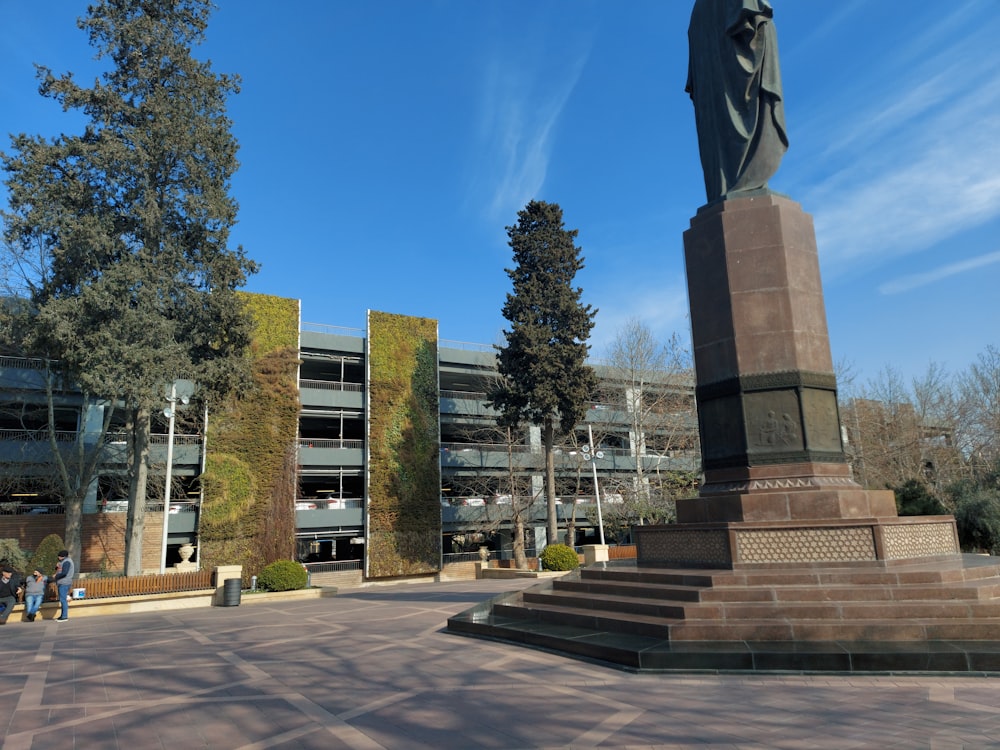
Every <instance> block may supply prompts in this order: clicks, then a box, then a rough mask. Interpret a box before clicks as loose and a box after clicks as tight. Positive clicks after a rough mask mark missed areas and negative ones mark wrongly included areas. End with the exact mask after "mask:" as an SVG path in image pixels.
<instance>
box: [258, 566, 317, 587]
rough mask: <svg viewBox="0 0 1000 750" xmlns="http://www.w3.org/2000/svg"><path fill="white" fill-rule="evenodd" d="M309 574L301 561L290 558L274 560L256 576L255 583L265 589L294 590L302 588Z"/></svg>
mask: <svg viewBox="0 0 1000 750" xmlns="http://www.w3.org/2000/svg"><path fill="white" fill-rule="evenodd" d="M308 580H309V574H308V573H306V569H305V568H303V567H302V564H301V563H297V562H293V561H292V560H275V561H274V562H273V563H271V564H270V565H268V566H266V567H265V568H264V569H263V570H262V571H260V575H259V576H257V585H258V586H260V588H262V589H264V590H265V591H294V590H296V589H304V588H305V587H306V581H308Z"/></svg>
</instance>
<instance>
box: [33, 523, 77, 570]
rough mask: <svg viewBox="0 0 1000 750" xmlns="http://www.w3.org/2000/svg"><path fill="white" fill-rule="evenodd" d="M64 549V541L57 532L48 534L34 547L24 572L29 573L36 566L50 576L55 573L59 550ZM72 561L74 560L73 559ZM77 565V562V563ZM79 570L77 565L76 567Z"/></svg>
mask: <svg viewBox="0 0 1000 750" xmlns="http://www.w3.org/2000/svg"><path fill="white" fill-rule="evenodd" d="M64 549H66V543H65V542H64V541H63V539H62V537H61V536H59V535H58V534H49V535H48V536H47V537H45V538H44V539H42V541H40V542H39V543H38V546H37V547H35V553H34V554H33V555H32V556H31V560H29V561H28V565H27V566H26V569H25V571H24V572H25V573H26V574H30V573H31V571H33V570H35V569H36V568H37V569H38V570H40V571H42V573H43V574H44V575H47V576H49V577H50V578H51V577H52V576H54V575H55V572H56V563H57V562H58V561H59V551H60V550H64ZM74 562H76V561H75V560H74ZM77 565H79V563H77ZM77 570H79V567H78V568H77Z"/></svg>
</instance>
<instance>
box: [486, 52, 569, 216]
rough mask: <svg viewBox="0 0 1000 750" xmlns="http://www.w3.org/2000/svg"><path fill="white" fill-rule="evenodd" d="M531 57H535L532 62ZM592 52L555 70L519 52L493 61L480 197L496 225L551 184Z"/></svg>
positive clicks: (488, 78) (488, 76)
mask: <svg viewBox="0 0 1000 750" xmlns="http://www.w3.org/2000/svg"><path fill="white" fill-rule="evenodd" d="M528 57H530V56H528ZM587 57H588V50H586V49H585V50H578V51H577V52H576V53H575V56H574V57H573V59H572V60H570V61H569V62H567V63H564V64H562V65H561V66H558V67H555V66H553V65H551V63H546V64H543V62H542V61H541V60H540V59H537V60H535V62H536V63H537V64H534V65H532V64H531V63H529V62H527V61H526V57H525V56H524V55H515V53H514V52H513V51H507V52H506V53H503V54H498V55H497V56H495V57H494V59H493V60H491V61H490V63H489V65H488V68H487V71H486V75H485V81H484V84H483V87H482V92H483V93H482V107H481V116H480V132H479V140H480V142H479V145H478V147H477V149H476V151H477V153H478V154H479V156H480V158H482V155H483V154H486V157H485V159H484V160H483V162H482V163H479V164H477V165H476V172H477V173H476V178H475V179H476V182H477V189H478V190H477V191H478V192H480V193H481V194H485V196H486V201H485V202H486V211H487V214H488V217H489V218H490V220H494V221H495V220H497V219H501V218H510V215H511V214H513V213H514V212H516V211H517V210H518V209H520V208H522V207H523V206H524V204H525V203H527V202H528V201H529V200H531V199H532V198H536V197H539V193H540V191H541V189H542V186H543V185H544V183H545V177H546V173H547V171H548V166H549V157H550V155H551V151H552V143H553V136H554V133H555V131H556V126H557V124H558V121H559V116H560V115H561V113H562V111H563V108H564V107H565V106H566V102H567V101H568V100H569V98H570V95H571V94H572V93H573V89H574V88H575V87H576V84H577V82H578V81H579V79H580V75H581V73H582V71H583V69H584V66H585V64H586V62H587Z"/></svg>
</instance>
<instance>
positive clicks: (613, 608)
mask: <svg viewBox="0 0 1000 750" xmlns="http://www.w3.org/2000/svg"><path fill="white" fill-rule="evenodd" d="M523 601H524V604H525V605H526V606H531V605H533V604H545V605H557V606H561V607H571V608H574V609H579V610H597V611H600V612H612V613H615V614H630V615H649V616H651V617H664V618H676V619H682V618H684V617H698V618H701V619H707V618H711V617H717V616H720V615H721V608H720V607H719V606H718V605H715V606H709V607H703V606H702V605H700V604H694V603H691V602H673V603H671V602H665V601H657V600H656V599H652V598H639V597H632V596H618V595H615V594H604V595H602V596H601V597H599V598H598V597H594V596H593V595H592V594H590V593H588V592H586V591H560V590H554V591H552V592H532V591H525V592H524V593H523Z"/></svg>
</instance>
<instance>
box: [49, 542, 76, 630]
mask: <svg viewBox="0 0 1000 750" xmlns="http://www.w3.org/2000/svg"><path fill="white" fill-rule="evenodd" d="M56 557H58V558H59V562H58V563H56V574H55V575H54V576H53V577H52V580H53V581H55V582H56V588H57V589H58V590H59V617H57V618H56V622H66V620H68V619H69V590H70V587H72V585H73V575H74V573H75V572H76V571H75V569H74V567H73V561H72V560H71V559H70V556H69V552H67V551H66V550H60V551H59V554H58V555H56Z"/></svg>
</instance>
